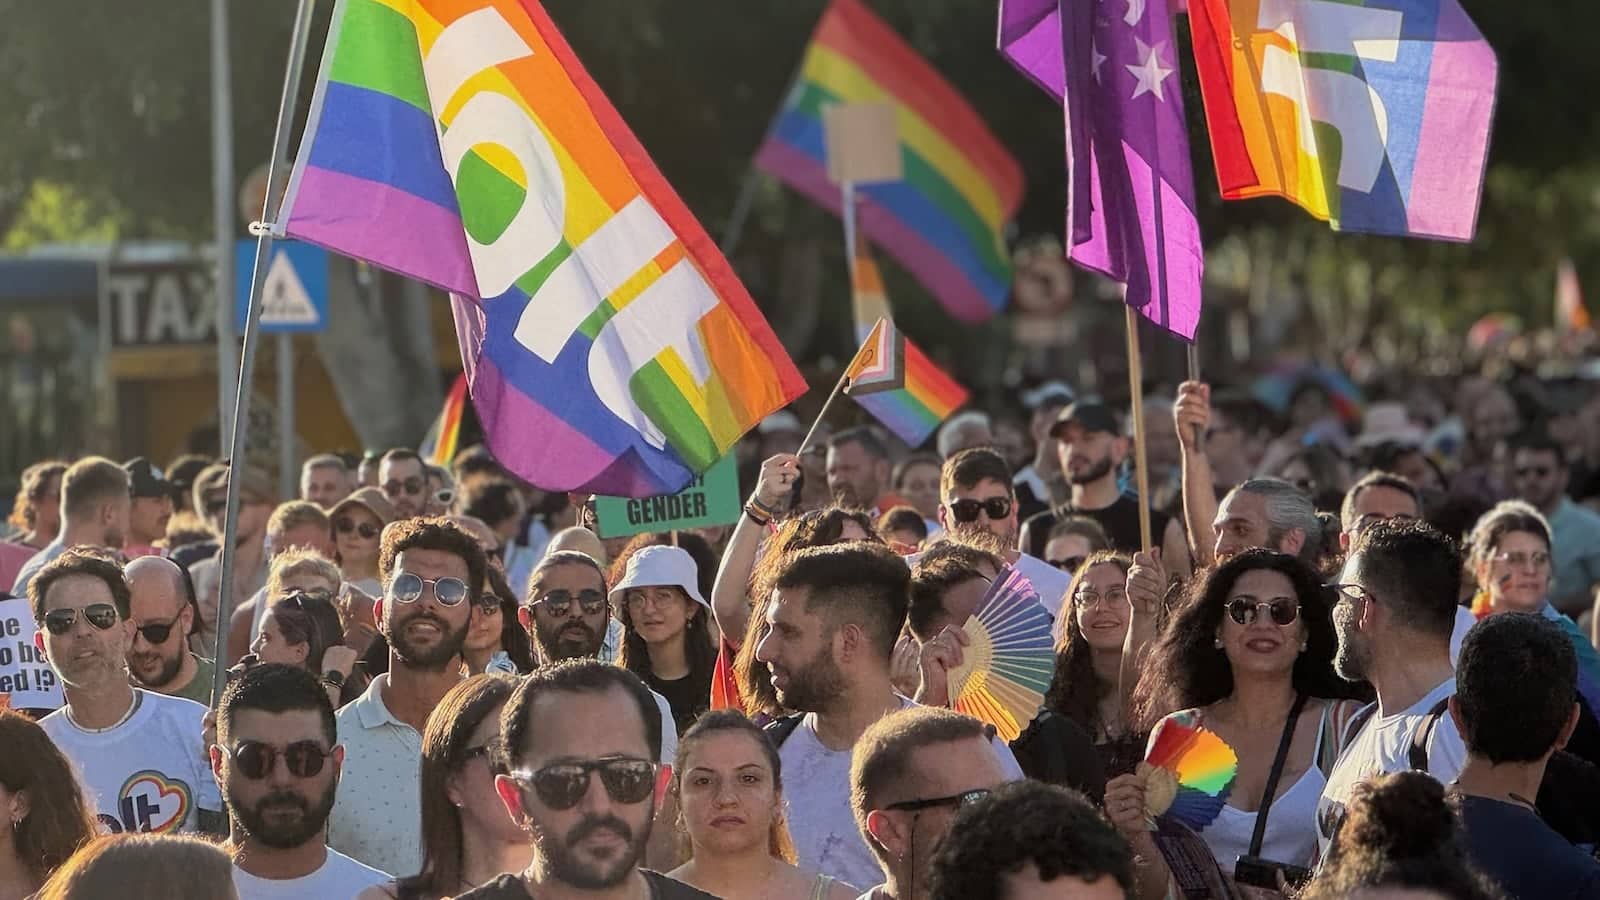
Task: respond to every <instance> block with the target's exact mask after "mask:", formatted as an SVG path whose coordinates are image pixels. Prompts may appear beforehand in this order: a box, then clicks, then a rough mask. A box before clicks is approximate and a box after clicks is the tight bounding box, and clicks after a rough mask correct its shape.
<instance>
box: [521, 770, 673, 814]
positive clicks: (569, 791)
mask: <svg viewBox="0 0 1600 900" xmlns="http://www.w3.org/2000/svg"><path fill="white" fill-rule="evenodd" d="M591 772H599V773H600V783H601V784H603V785H605V788H606V795H607V796H609V797H610V798H611V800H612V802H613V803H625V804H633V803H643V802H644V801H645V799H646V798H647V797H649V796H650V792H651V791H653V790H655V785H656V764H655V763H653V762H650V761H649V760H647V759H635V758H633V757H629V756H608V757H606V758H605V759H590V760H584V761H583V762H575V763H556V764H555V765H552V766H545V767H544V768H542V769H540V770H539V771H537V772H528V771H526V770H522V771H516V772H512V773H511V780H512V781H515V782H516V783H517V784H520V785H522V786H523V787H530V788H532V789H533V792H534V793H535V794H537V795H538V797H539V802H540V803H543V804H544V805H545V806H548V807H550V808H551V809H553V810H557V811H559V810H563V809H571V808H573V807H574V806H577V805H578V803H579V801H581V800H582V799H583V795H584V794H587V793H588V792H589V773H591Z"/></svg>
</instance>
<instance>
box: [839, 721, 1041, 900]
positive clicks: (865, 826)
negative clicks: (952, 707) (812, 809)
mask: <svg viewBox="0 0 1600 900" xmlns="http://www.w3.org/2000/svg"><path fill="white" fill-rule="evenodd" d="M1012 780H1015V776H1012V775H1008V773H1007V772H1006V771H1004V770H1003V769H1002V768H1001V767H1000V763H999V761H998V759H997V758H996V755H995V751H994V738H993V736H992V729H991V728H990V727H989V726H987V725H985V724H983V723H982V722H980V721H978V720H977V719H974V718H971V717H969V716H964V715H961V714H960V713H954V712H951V711H949V710H947V709H934V708H930V707H919V708H915V709H905V710H901V711H899V712H894V713H890V714H889V715H887V716H884V717H883V718H881V719H879V720H878V721H876V722H874V723H872V724H871V725H870V726H868V727H867V730H866V731H865V732H863V733H862V735H861V739H860V740H858V741H856V747H855V753H854V754H853V755H852V758H851V762H850V806H851V811H852V812H853V813H854V815H855V823H856V827H857V828H858V829H860V831H861V836H862V838H863V839H864V840H865V841H866V842H867V846H868V847H870V848H871V849H872V855H873V857H874V858H876V859H877V862H878V866H879V868H881V869H882V870H883V883H882V884H880V885H878V886H877V887H875V888H872V889H871V890H869V891H867V892H866V893H864V894H862V900H912V898H915V897H926V896H928V872H929V868H930V867H929V863H930V862H931V861H932V859H933V855H934V851H936V850H937V849H938V848H939V844H940V842H942V841H943V840H944V836H945V833H946V831H948V829H949V827H950V820H951V819H952V818H953V817H954V816H955V812H956V810H958V809H960V808H961V807H963V806H965V805H967V804H969V803H973V802H975V801H977V800H980V799H982V798H984V797H986V796H988V794H989V792H990V791H993V790H994V789H995V788H998V787H1000V786H1001V785H1002V784H1005V783H1006V782H1008V781H1012Z"/></svg>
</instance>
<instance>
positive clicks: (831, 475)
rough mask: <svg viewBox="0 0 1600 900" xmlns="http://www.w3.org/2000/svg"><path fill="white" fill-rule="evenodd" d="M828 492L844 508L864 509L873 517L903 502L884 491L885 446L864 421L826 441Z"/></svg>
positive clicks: (888, 470) (887, 467) (886, 479)
mask: <svg viewBox="0 0 1600 900" xmlns="http://www.w3.org/2000/svg"><path fill="white" fill-rule="evenodd" d="M827 467H828V468H827V470H828V492H829V493H831V494H833V500H834V502H835V503H837V504H839V505H840V506H842V507H844V508H845V509H861V510H866V512H867V515H869V516H871V517H872V518H873V519H877V518H878V514H879V513H881V512H883V511H884V510H887V509H893V508H894V507H896V506H902V505H904V504H905V501H904V500H901V499H900V498H899V497H896V496H895V495H894V494H892V493H889V492H888V484H889V476H890V474H891V473H892V468H893V467H892V466H891V465H890V463H889V449H888V448H887V447H885V446H884V445H883V441H880V440H878V436H877V435H876V434H873V433H872V430H871V429H870V428H868V427H867V426H865V425H862V426H858V427H856V428H849V429H846V430H844V431H841V432H839V433H838V434H836V435H834V436H833V440H831V441H829V442H828V461H827Z"/></svg>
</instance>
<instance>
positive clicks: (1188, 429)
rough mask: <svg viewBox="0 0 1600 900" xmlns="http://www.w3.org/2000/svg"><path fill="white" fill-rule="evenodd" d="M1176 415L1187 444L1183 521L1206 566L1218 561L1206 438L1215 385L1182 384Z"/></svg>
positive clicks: (1199, 562) (1196, 558)
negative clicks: (1213, 528) (1214, 537)
mask: <svg viewBox="0 0 1600 900" xmlns="http://www.w3.org/2000/svg"><path fill="white" fill-rule="evenodd" d="M1172 418H1173V422H1174V423H1175V424H1176V425H1177V426H1178V442H1179V443H1180V444H1181V445H1182V446H1183V521H1184V525H1185V526H1186V527H1187V530H1188V532H1189V544H1190V548H1191V549H1192V551H1193V556H1194V565H1195V568H1205V567H1206V566H1209V565H1211V564H1212V563H1213V562H1214V561H1215V560H1216V553H1215V552H1214V551H1215V548H1216V544H1215V543H1214V542H1213V541H1212V540H1211V523H1212V522H1213V521H1215V520H1216V518H1217V492H1216V482H1215V479H1214V478H1213V477H1212V474H1211V460H1210V459H1208V458H1207V457H1206V441H1205V433H1206V429H1207V428H1209V427H1210V426H1211V385H1209V384H1205V383H1203V382H1199V381H1185V382H1184V383H1183V384H1181V385H1179V386H1178V401H1177V402H1176V403H1174V404H1173V405H1172Z"/></svg>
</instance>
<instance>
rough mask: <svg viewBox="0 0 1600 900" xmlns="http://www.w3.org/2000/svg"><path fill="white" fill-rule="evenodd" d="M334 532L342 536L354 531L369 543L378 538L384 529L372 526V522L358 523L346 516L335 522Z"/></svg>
mask: <svg viewBox="0 0 1600 900" xmlns="http://www.w3.org/2000/svg"><path fill="white" fill-rule="evenodd" d="M333 530H334V531H337V532H338V533H340V534H349V533H351V532H352V531H353V532H355V533H356V534H359V535H361V537H362V538H363V539H365V540H369V541H370V540H372V539H373V538H375V537H377V536H378V535H379V534H380V533H381V532H382V531H383V529H381V528H379V527H378V526H376V525H374V524H372V523H371V522H357V521H355V520H354V519H351V518H348V517H345V516H340V517H339V518H337V519H334V520H333Z"/></svg>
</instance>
